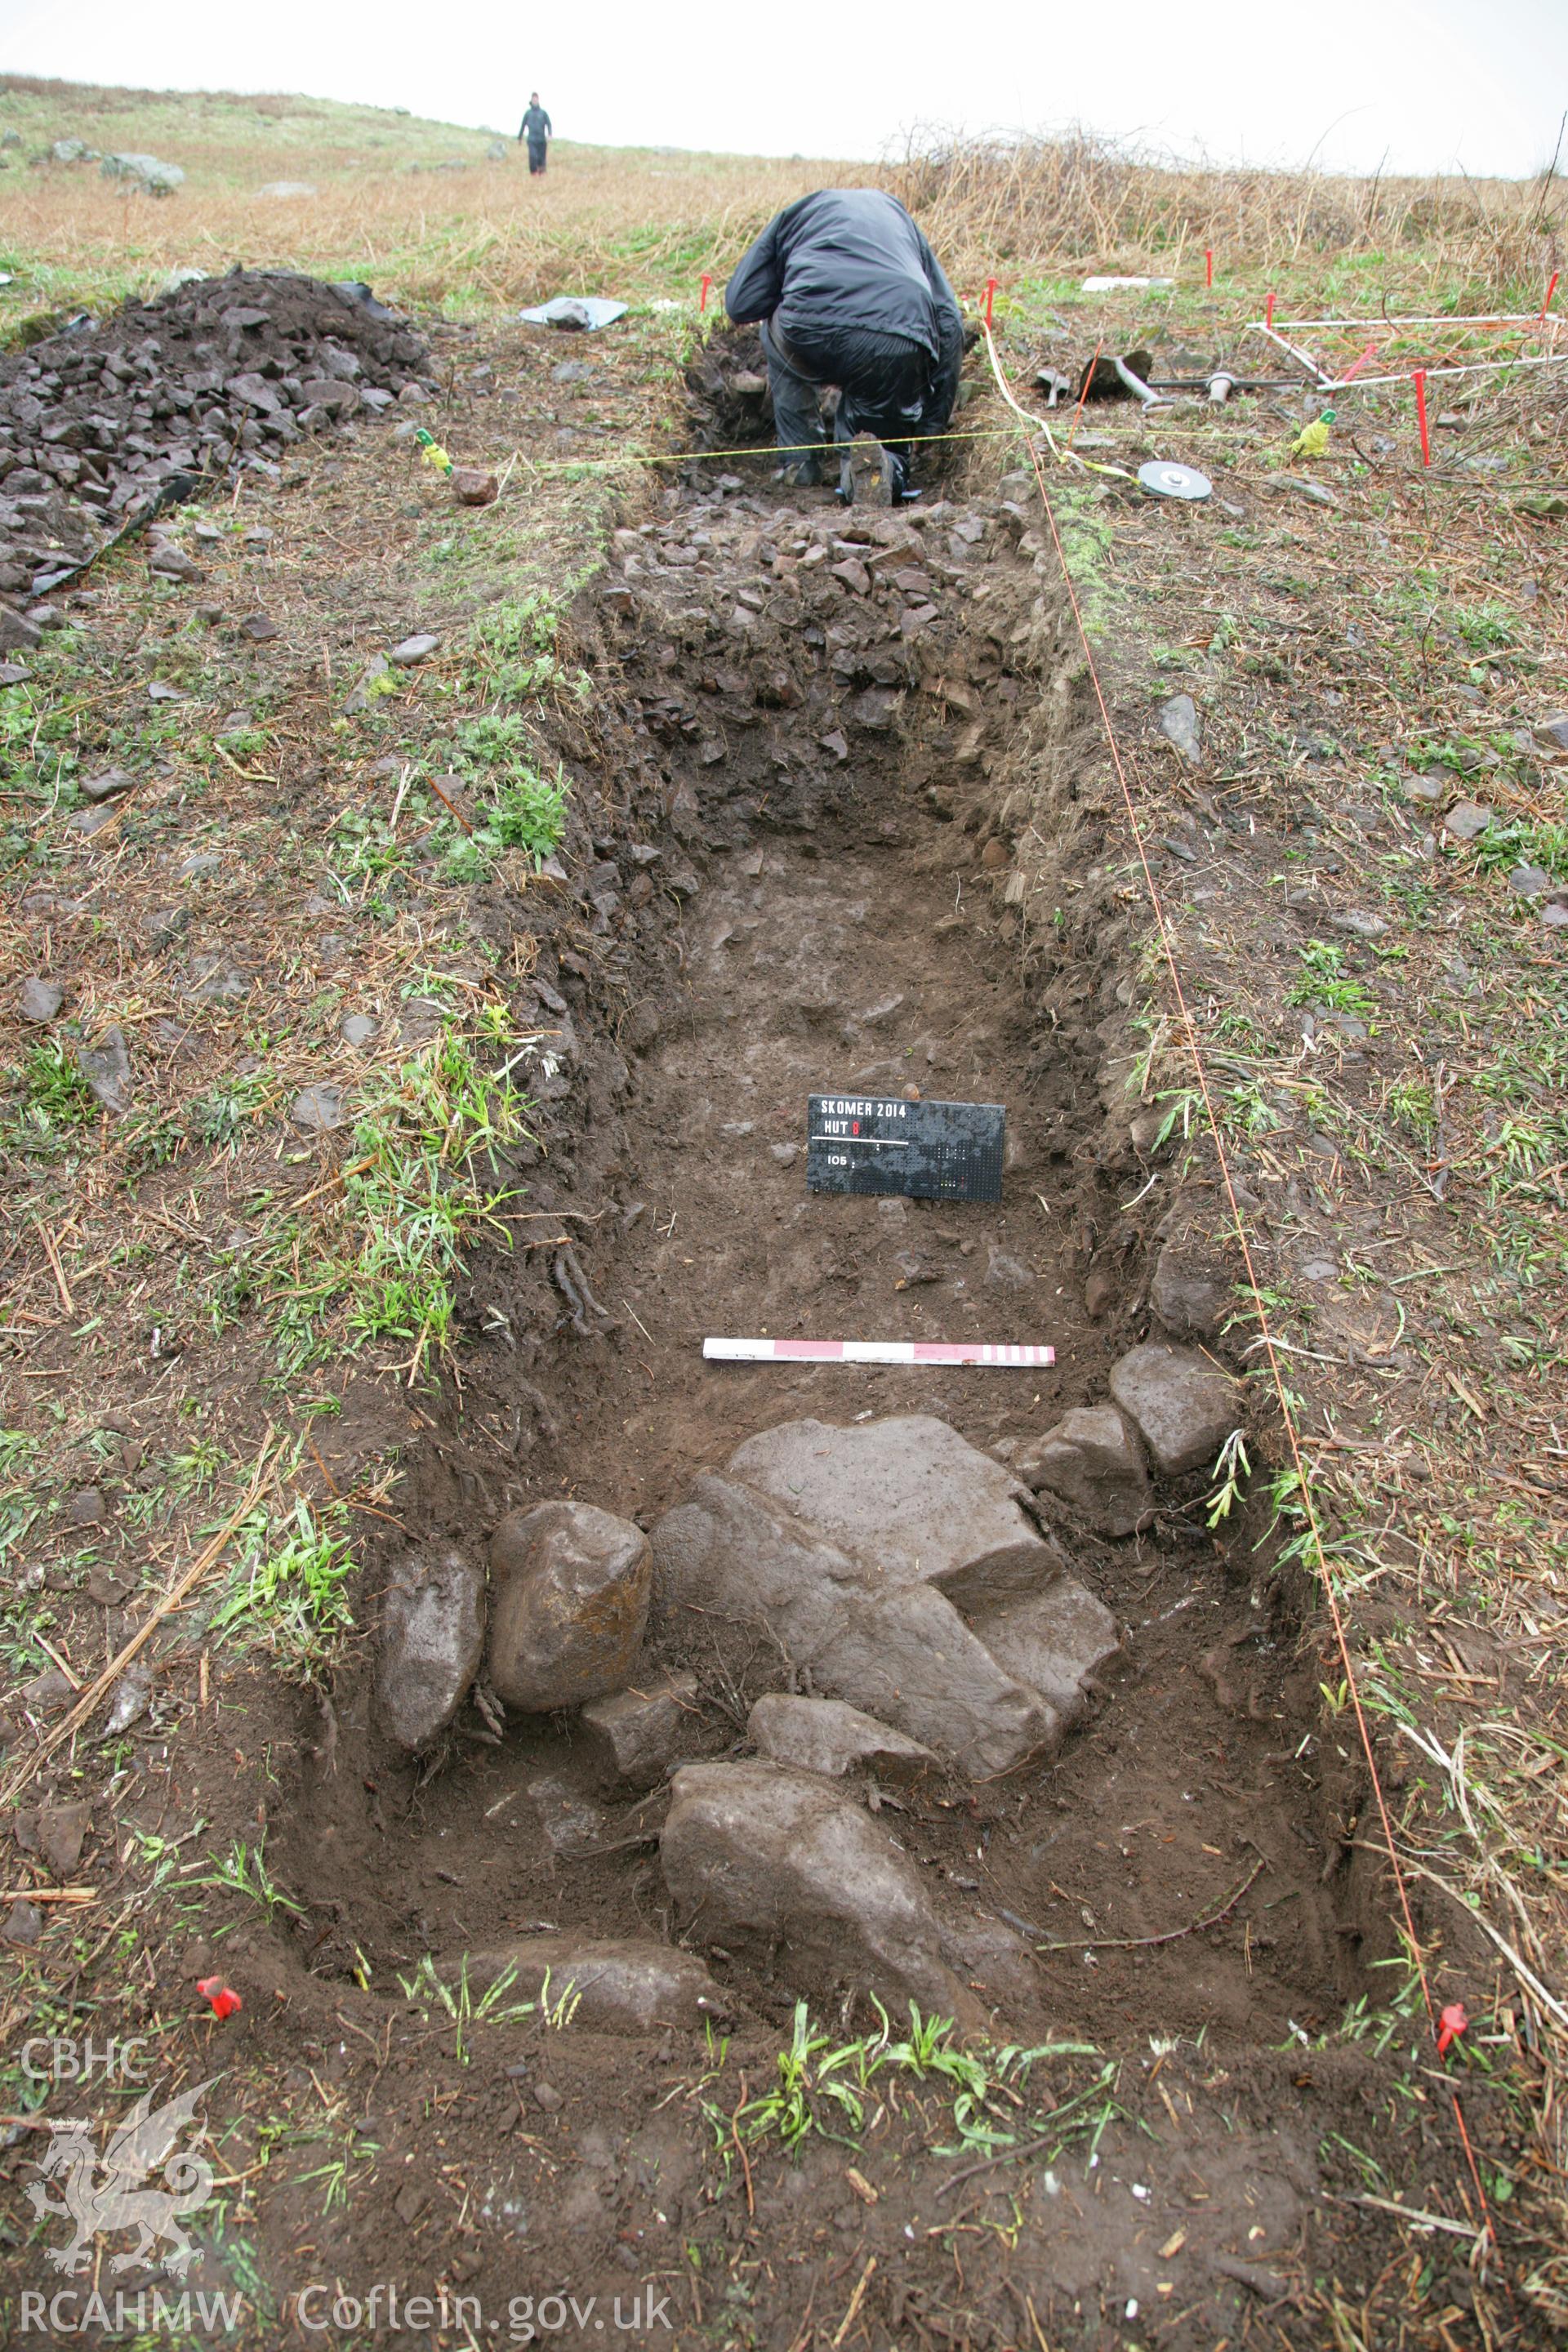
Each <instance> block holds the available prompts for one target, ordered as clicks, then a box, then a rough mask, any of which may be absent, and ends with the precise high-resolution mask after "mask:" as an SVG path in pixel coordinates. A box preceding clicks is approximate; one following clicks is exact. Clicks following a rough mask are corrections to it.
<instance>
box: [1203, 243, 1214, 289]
mask: <svg viewBox="0 0 1568 2352" xmlns="http://www.w3.org/2000/svg"><path fill="white" fill-rule="evenodd" d="M1204 284H1205V286H1212V285H1213V284H1214V247H1213V246H1212V245H1210V246H1205V247H1204Z"/></svg>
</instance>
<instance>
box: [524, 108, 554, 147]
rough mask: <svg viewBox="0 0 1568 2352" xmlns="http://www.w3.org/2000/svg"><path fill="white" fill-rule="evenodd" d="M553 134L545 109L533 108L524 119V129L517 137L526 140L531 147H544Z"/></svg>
mask: <svg viewBox="0 0 1568 2352" xmlns="http://www.w3.org/2000/svg"><path fill="white" fill-rule="evenodd" d="M551 132H552V124H551V121H550V117H549V115H548V114H547V113H546V112H545V110H544V109H543V107H542V106H531V107H530V108H529V110H528V111H527V113H526V114H525V115H524V116H523V118H522V128H521V131H519V132H518V134H517V135H518V137H519V138H520V139H526V140H527V142H528V143H529V145H530V146H531V147H542V146H543V144H544V142H545V141H546V139H548V138H549V137H550V136H551Z"/></svg>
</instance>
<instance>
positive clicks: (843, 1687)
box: [650, 1465, 1061, 1778]
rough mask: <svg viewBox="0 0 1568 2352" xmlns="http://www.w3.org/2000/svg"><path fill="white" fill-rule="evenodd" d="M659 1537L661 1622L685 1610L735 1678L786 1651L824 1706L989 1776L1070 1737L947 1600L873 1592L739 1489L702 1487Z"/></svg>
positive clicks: (784, 1517) (783, 1516)
mask: <svg viewBox="0 0 1568 2352" xmlns="http://www.w3.org/2000/svg"><path fill="white" fill-rule="evenodd" d="M992 1466H993V1467H995V1465H992ZM650 1540H651V1543H652V1547H653V1554H654V1563H655V1577H656V1583H657V1589H658V1607H659V1609H660V1612H661V1614H663V1613H665V1612H671V1613H673V1612H680V1613H681V1615H682V1617H683V1619H684V1620H685V1622H688V1623H689V1628H690V1630H691V1632H692V1633H693V1634H694V1636H696V1637H697V1638H699V1639H700V1640H702V1641H704V1642H708V1643H712V1644H713V1645H714V1647H715V1648H716V1649H717V1650H718V1651H719V1653H720V1654H721V1656H722V1657H723V1658H724V1659H725V1661H726V1663H727V1664H728V1665H729V1666H730V1668H731V1671H734V1672H743V1671H744V1670H745V1668H746V1665H747V1664H748V1662H749V1661H750V1660H751V1659H752V1657H753V1656H754V1655H755V1654H756V1652H757V1650H758V1646H759V1644H762V1645H763V1648H764V1649H767V1648H773V1649H774V1650H775V1651H778V1650H782V1652H783V1654H784V1656H785V1657H786V1658H787V1659H788V1660H789V1661H790V1662H791V1663H792V1664H794V1665H795V1667H797V1668H798V1669H799V1670H800V1671H801V1673H802V1674H803V1675H804V1676H805V1677H806V1678H808V1679H809V1681H810V1683H811V1685H812V1688H813V1690H814V1691H815V1692H816V1694H817V1695H819V1696H826V1697H831V1698H838V1699H843V1700H845V1701H846V1702H847V1704H848V1705H850V1706H858V1707H861V1708H863V1709H864V1710H865V1711H866V1712H867V1713H868V1714H869V1715H873V1716H874V1717H876V1718H877V1720H878V1721H879V1722H883V1723H888V1724H891V1725H892V1726H894V1727H895V1728H897V1729H898V1730H900V1731H902V1732H903V1733H905V1734H906V1736H907V1737H908V1738H911V1739H916V1740H919V1741H921V1742H922V1743H923V1744H924V1745H925V1746H927V1747H930V1748H934V1749H936V1750H937V1752H938V1753H939V1754H941V1755H943V1756H946V1757H950V1758H952V1759H953V1760H954V1761H955V1762H957V1763H958V1764H960V1765H961V1766H962V1767H963V1769H964V1770H965V1771H968V1772H971V1773H973V1774H974V1775H976V1776H977V1777H982V1778H984V1777H985V1776H986V1775H988V1774H990V1773H993V1772H1001V1771H1005V1770H1007V1769H1009V1767H1010V1766H1012V1765H1014V1764H1016V1763H1017V1762H1019V1761H1020V1759H1022V1758H1024V1757H1025V1756H1027V1755H1029V1754H1030V1753H1031V1752H1033V1751H1034V1750H1036V1749H1042V1748H1050V1747H1052V1746H1053V1745H1054V1744H1055V1743H1056V1741H1057V1739H1058V1738H1059V1735H1060V1729H1061V1726H1060V1723H1059V1720H1058V1717H1057V1715H1056V1712H1055V1710H1054V1709H1053V1708H1052V1707H1050V1706H1048V1705H1047V1703H1046V1701H1045V1700H1044V1699H1043V1698H1042V1697H1041V1696H1040V1695H1039V1694H1038V1693H1037V1692H1036V1691H1033V1690H1030V1689H1028V1688H1026V1686H1025V1685H1022V1684H1020V1683H1018V1682H1016V1680H1014V1679H1013V1677H1012V1676H1011V1675H1007V1674H1005V1673H1004V1672H1003V1671H1002V1669H1001V1668H1000V1667H999V1666H998V1665H997V1664H996V1663H995V1661H994V1658H993V1657H992V1656H991V1654H990V1652H989V1651H988V1650H987V1649H986V1648H985V1647H984V1644H983V1643H981V1642H980V1641H979V1640H978V1638H977V1637H976V1636H975V1635H974V1634H973V1633H971V1631H970V1629H969V1627H968V1626H967V1625H966V1624H965V1623H964V1622H963V1618H962V1617H961V1616H960V1615H959V1613H958V1612H957V1610H956V1609H955V1608H954V1607H953V1606H952V1602H951V1601H948V1599H947V1598H946V1596H945V1595H944V1594H943V1593H942V1592H940V1591H937V1590H936V1589H935V1588H934V1587H933V1586H931V1585H923V1584H910V1585H905V1586H903V1587H901V1588H900V1587H898V1586H895V1587H893V1588H892V1589H891V1590H890V1591H889V1590H887V1589H885V1588H884V1589H881V1590H879V1589H878V1588H877V1587H876V1586H875V1585H872V1586H869V1587H868V1584H867V1583H866V1582H865V1581H864V1570H863V1568H862V1566H861V1564H860V1563H858V1561H856V1560H853V1559H850V1558H849V1557H848V1555H847V1553H845V1552H842V1551H839V1550H838V1549H837V1548H836V1547H835V1546H833V1545H831V1544H828V1543H825V1542H823V1541H822V1540H821V1539H820V1538H817V1537H816V1534H815V1533H814V1531H813V1530H812V1529H811V1528H806V1527H804V1526H802V1525H801V1523H800V1522H799V1521H798V1520H795V1519H793V1518H792V1517H790V1515H789V1513H788V1512H787V1511H786V1510H784V1509H782V1508H781V1507H780V1506H779V1505H778V1504H776V1503H774V1502H773V1501H772V1500H771V1499H770V1498H769V1497H767V1496H763V1495H759V1494H756V1493H753V1492H752V1489H751V1488H749V1487H747V1486H742V1485H740V1484H739V1482H738V1481H735V1480H733V1479H726V1478H714V1477H700V1478H699V1479H698V1480H697V1481H696V1483H695V1485H694V1486H693V1488H692V1494H691V1499H690V1501H689V1502H688V1503H684V1504H681V1505H679V1507H677V1508H676V1509H675V1510H673V1511H669V1512H667V1513H666V1515H665V1517H663V1518H662V1519H660V1520H659V1521H658V1525H657V1526H656V1527H655V1528H653V1530H652V1533H651V1538H650ZM1042 1549H1043V1547H1042ZM1047 1559H1051V1560H1052V1562H1053V1565H1054V1556H1053V1555H1050V1554H1047Z"/></svg>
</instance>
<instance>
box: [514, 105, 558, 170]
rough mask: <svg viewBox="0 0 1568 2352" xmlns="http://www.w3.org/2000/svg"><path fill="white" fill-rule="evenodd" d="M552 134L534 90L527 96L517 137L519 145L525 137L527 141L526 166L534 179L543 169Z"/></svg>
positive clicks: (550, 125) (552, 129)
mask: <svg viewBox="0 0 1568 2352" xmlns="http://www.w3.org/2000/svg"><path fill="white" fill-rule="evenodd" d="M553 135H554V126H553V124H552V121H551V120H550V117H549V116H548V114H546V112H545V111H544V109H543V108H542V106H541V104H540V103H539V92H538V91H537V90H534V91H533V92H532V93H531V96H530V98H529V101H528V112H527V113H526V114H525V115H524V116H523V118H522V128H521V131H519V132H518V134H517V137H518V144H519V145H520V146H521V143H522V142H523V141H524V140H525V139H526V140H527V142H528V168H529V171H530V173H531V174H532V175H533V177H534V178H536V179H537V178H538V176H539V174H540V173H542V171H543V169H544V166H545V162H546V159H547V158H548V155H549V152H550V142H551V139H552V137H553Z"/></svg>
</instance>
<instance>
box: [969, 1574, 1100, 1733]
mask: <svg viewBox="0 0 1568 2352" xmlns="http://www.w3.org/2000/svg"><path fill="white" fill-rule="evenodd" d="M974 1630H975V1632H976V1633H978V1635H979V1636H980V1639H981V1640H982V1641H983V1642H984V1644H985V1646H986V1648H987V1649H988V1650H989V1651H990V1653H991V1655H992V1656H993V1657H994V1659H995V1661H996V1663H997V1664H998V1665H999V1666H1000V1667H1002V1668H1003V1670H1004V1672H1005V1673H1007V1674H1011V1675H1016V1676H1017V1678H1018V1680H1019V1681H1020V1682H1023V1683H1027V1684H1028V1685H1029V1687H1030V1689H1031V1690H1037V1691H1039V1692H1040V1693H1041V1694H1042V1695H1043V1696H1045V1697H1046V1698H1047V1699H1048V1700H1049V1701H1050V1703H1051V1705H1052V1706H1054V1707H1055V1708H1056V1710H1057V1712H1058V1715H1059V1716H1060V1717H1061V1719H1062V1721H1063V1723H1064V1724H1068V1723H1071V1722H1072V1721H1074V1720H1075V1718H1076V1717H1078V1716H1079V1715H1081V1714H1082V1712H1083V1708H1084V1706H1085V1703H1086V1700H1087V1698H1088V1685H1089V1683H1090V1682H1091V1681H1092V1680H1093V1679H1094V1677H1095V1676H1097V1675H1099V1674H1100V1673H1101V1672H1102V1671H1103V1669H1104V1668H1105V1667H1106V1666H1108V1665H1109V1664H1110V1663H1111V1661H1112V1660H1113V1659H1114V1658H1115V1656H1116V1654H1117V1653H1118V1651H1119V1650H1120V1649H1121V1636H1120V1634H1119V1633H1118V1632H1117V1627H1116V1620H1115V1618H1114V1617H1113V1616H1112V1615H1111V1613H1110V1610H1109V1609H1108V1608H1107V1607H1106V1606H1105V1603H1104V1602H1103V1601H1097V1600H1096V1599H1095V1597H1094V1595H1093V1593H1092V1592H1088V1591H1085V1590H1084V1587H1083V1586H1082V1585H1081V1584H1079V1583H1078V1582H1077V1580H1075V1579H1074V1578H1072V1577H1070V1576H1063V1577H1059V1578H1058V1580H1057V1582H1056V1583H1055V1584H1053V1585H1052V1586H1051V1587H1050V1589H1049V1591H1046V1592H1037V1593H1027V1594H1025V1595H1023V1596H1022V1597H1020V1598H1019V1599H1017V1600H1016V1601H1002V1602H1000V1603H999V1605H998V1606H997V1607H996V1608H995V1609H992V1610H988V1611H987V1612H986V1613H985V1615H984V1617H980V1618H977V1619H976V1620H975V1624H974Z"/></svg>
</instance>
